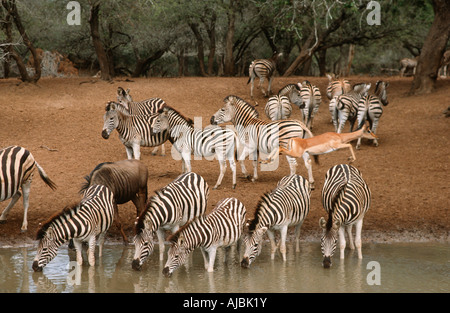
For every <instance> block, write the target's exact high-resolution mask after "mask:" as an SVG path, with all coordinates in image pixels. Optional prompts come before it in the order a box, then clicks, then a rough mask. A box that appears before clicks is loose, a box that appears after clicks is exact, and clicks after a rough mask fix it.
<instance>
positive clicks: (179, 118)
mask: <svg viewBox="0 0 450 313" xmlns="http://www.w3.org/2000/svg"><path fill="white" fill-rule="evenodd" d="M152 131H153V133H156V134H157V133H160V132H162V131H168V132H169V134H170V137H171V140H172V142H173V146H174V147H175V149H176V150H177V151H178V152H179V153H180V154H181V157H182V160H183V163H182V164H183V171H187V172H190V171H191V154H194V156H196V157H205V158H209V157H212V156H215V157H216V159H217V160H218V161H219V166H220V174H219V178H218V179H217V182H216V185H215V186H214V188H213V189H217V188H218V187H219V186H220V184H221V183H222V179H223V177H224V175H225V172H226V169H227V163H226V160H228V162H229V163H230V167H231V171H232V175H233V183H232V184H233V185H232V187H233V189H234V188H236V162H235V148H237V145H238V140H237V138H236V134H235V133H234V131H233V130H231V129H229V128H221V127H218V126H209V127H206V128H205V129H203V130H200V129H197V128H194V127H193V125H192V120H191V119H189V118H186V117H184V116H183V115H182V114H180V113H179V112H178V111H176V110H175V109H173V108H171V107H169V106H166V107H164V108H163V109H162V111H161V112H160V114H159V115H158V117H157V118H156V119H155V121H154V122H153V127H152Z"/></svg>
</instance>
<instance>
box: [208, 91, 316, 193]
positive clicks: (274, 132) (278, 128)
mask: <svg viewBox="0 0 450 313" xmlns="http://www.w3.org/2000/svg"><path fill="white" fill-rule="evenodd" d="M257 117H258V112H257V111H256V110H255V108H254V107H253V106H252V105H250V104H249V103H247V102H245V101H244V100H242V99H241V98H239V97H237V96H232V95H230V96H228V97H226V98H225V99H224V105H223V107H222V108H221V109H220V110H218V111H217V112H216V113H215V114H214V115H213V116H212V117H211V124H213V125H216V124H222V123H226V122H232V123H233V125H234V127H235V129H236V132H237V136H238V138H239V141H240V143H241V144H242V145H243V146H244V147H245V149H244V151H243V153H242V154H241V155H240V156H239V158H238V159H239V162H240V163H241V168H242V172H243V173H244V175H246V176H247V178H249V177H250V175H248V173H247V170H246V169H245V165H244V163H243V160H244V159H245V157H246V156H247V154H248V155H250V154H252V160H253V178H252V180H253V181H255V180H256V179H258V153H266V154H269V153H270V152H272V150H273V149H277V148H278V147H279V145H284V146H285V145H286V144H287V141H288V139H289V138H292V137H300V138H305V137H312V136H313V135H312V133H311V131H310V130H309V129H308V128H307V127H306V126H305V125H304V124H303V123H302V122H299V121H294V120H281V121H272V122H268V121H263V120H260V119H258V118H257ZM302 157H303V160H304V162H305V167H306V168H307V170H308V180H309V183H310V184H311V186H314V178H313V175H312V168H311V160H310V158H309V155H308V154H306V153H305V154H304V155H303V156H302ZM286 159H287V160H288V162H289V166H290V174H291V175H293V174H295V172H296V166H297V162H296V159H295V158H293V157H290V156H286ZM311 188H312V189H313V187H311Z"/></svg>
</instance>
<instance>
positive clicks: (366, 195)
mask: <svg viewBox="0 0 450 313" xmlns="http://www.w3.org/2000/svg"><path fill="white" fill-rule="evenodd" d="M370 197H371V193H370V189H369V187H368V186H367V184H366V182H365V181H364V179H363V178H362V176H361V172H360V171H359V170H358V169H357V168H356V167H353V166H351V165H347V164H340V165H335V166H333V167H332V168H330V169H329V170H328V171H327V173H326V175H325V183H324V185H323V189H322V204H323V207H324V208H325V211H326V212H327V213H328V221H325V218H323V217H322V218H320V221H319V225H320V227H321V228H322V229H323V234H322V238H321V250H322V255H323V257H324V259H323V266H324V267H326V268H328V267H330V266H331V257H332V256H333V254H334V251H335V250H336V243H337V240H338V236H339V248H340V258H341V259H344V250H345V245H346V242H345V234H344V227H345V228H346V230H347V234H348V237H349V241H350V249H355V245H356V249H357V250H358V258H359V259H362V252H361V246H362V245H361V230H362V225H363V219H364V215H365V214H366V212H367V210H368V209H369V206H370ZM354 224H355V225H356V235H355V245H354V244H353V237H352V226H353V225H354Z"/></svg>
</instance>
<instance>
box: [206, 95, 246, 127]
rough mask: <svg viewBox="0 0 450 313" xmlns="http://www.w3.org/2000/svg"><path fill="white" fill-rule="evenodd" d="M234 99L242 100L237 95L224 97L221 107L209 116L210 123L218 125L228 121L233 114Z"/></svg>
mask: <svg viewBox="0 0 450 313" xmlns="http://www.w3.org/2000/svg"><path fill="white" fill-rule="evenodd" d="M236 100H241V101H244V100H242V99H240V98H239V97H236V96H228V97H226V98H225V99H224V100H223V102H224V105H223V107H222V108H221V109H220V110H219V111H217V112H216V113H214V115H213V116H211V121H210V122H211V125H218V124H223V123H226V122H230V121H231V120H232V119H233V117H234V114H235V102H236Z"/></svg>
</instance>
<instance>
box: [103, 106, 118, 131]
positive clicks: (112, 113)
mask: <svg viewBox="0 0 450 313" xmlns="http://www.w3.org/2000/svg"><path fill="white" fill-rule="evenodd" d="M105 111H106V112H105V114H104V115H103V131H102V137H103V138H104V139H108V138H109V135H111V132H112V131H113V130H114V129H116V128H117V126H119V116H118V113H117V104H116V103H114V102H112V101H110V102H108V103H107V104H106V107H105Z"/></svg>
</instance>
